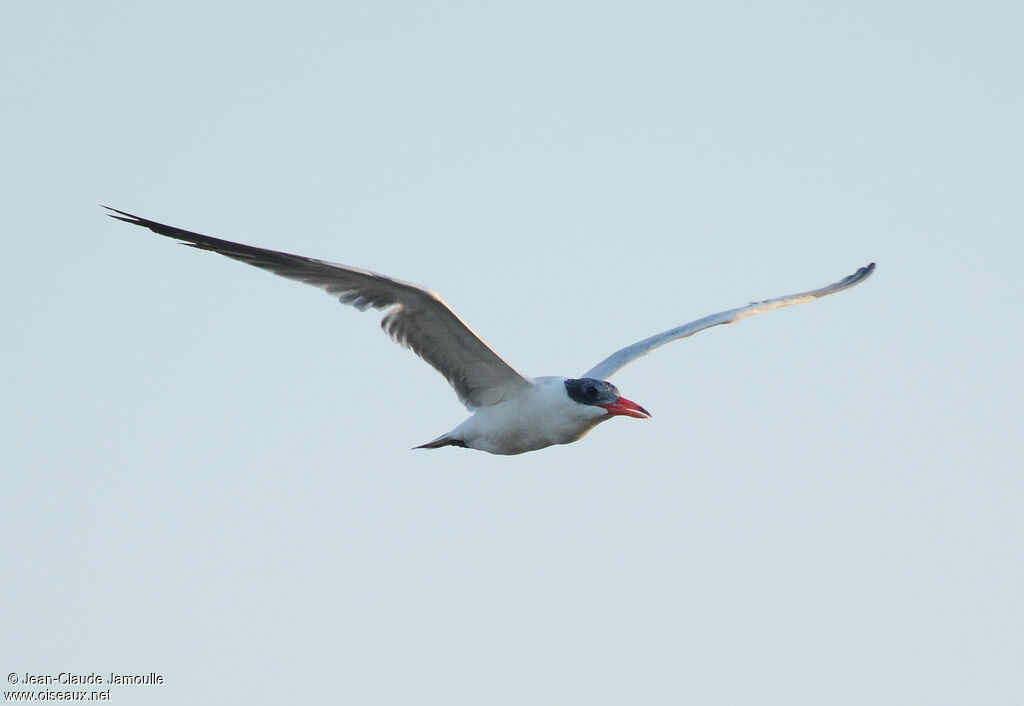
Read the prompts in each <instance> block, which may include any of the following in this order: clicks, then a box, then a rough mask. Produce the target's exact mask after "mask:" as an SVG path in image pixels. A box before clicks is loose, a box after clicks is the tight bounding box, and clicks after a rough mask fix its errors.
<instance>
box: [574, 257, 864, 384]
mask: <svg viewBox="0 0 1024 706" xmlns="http://www.w3.org/2000/svg"><path fill="white" fill-rule="evenodd" d="M874 271H875V263H873V262H872V263H871V264H870V265H867V266H866V267H862V268H860V269H859V270H857V271H856V272H854V273H853V274H852V275H850V276H849V277H845V278H843V279H841V280H839V281H838V282H835V283H833V284H830V285H828V286H827V287H822V288H821V289H814V290H812V291H810V292H802V293H800V294H790V295H787V296H784V297H776V298H775V299H766V300H765V301H763V302H753V303H751V304H748V305H747V306H741V307H739V308H738V309H730V310H729V311H722V312H719V313H718V314H712V315H711V316H705V317H704V318H703V319H697V320H696V321H691V322H690V323H688V324H683V325H682V326H677V327H676V328H673V329H669V330H668V331H665V332H663V333H659V334H657V335H654V336H651V337H650V338H645V339H644V340H642V341H638V342H636V343H634V344H633V345H631V346H626V347H625V348H623V349H622V350H619V351H616V352H615V353H612V354H611V355H610V356H608V357H607V358H605V359H604V360H602V361H601V362H600V363H598V364H597V365H595V366H594V367H593V368H591V369H590V370H588V371H587V372H585V373H584V374H583V377H588V378H596V379H598V380H607V379H608V378H610V377H611V376H612V375H614V374H615V373H617V372H618V371H619V370H621V369H622V368H624V367H625V366H627V365H629V364H630V363H632V362H633V361H634V360H636V359H637V358H639V357H641V356H645V355H647V354H648V353H650V352H651V351H653V350H654V349H655V348H658V347H660V346H663V345H665V344H666V343H671V342H672V341H676V340H678V339H680V338H686V337H687V336H692V335H693V334H695V333H697V332H698V331H703V330H704V329H706V328H711V327H712V326H719V325H721V324H731V323H732V322H734V321H739V320H740V319H745V318H747V317H748V316H754V315H755V314H761V313H764V312H766V311H771V310H772V309H779V308H781V307H784V306H793V305H794V304H803V303H804V302H809V301H812V300H814V299H820V298H821V297H827V296H828V295H829V294H835V293H836V292H841V291H843V290H844V289H849V288H850V287H852V286H854V285H856V284H860V283H861V282H863V281H864V280H866V279H867V278H868V277H870V276H871V273H872V272H874Z"/></svg>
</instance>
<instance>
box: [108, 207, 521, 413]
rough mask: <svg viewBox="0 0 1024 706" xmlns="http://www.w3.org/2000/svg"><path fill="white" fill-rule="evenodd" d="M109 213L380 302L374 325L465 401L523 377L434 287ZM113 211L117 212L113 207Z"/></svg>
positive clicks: (482, 398)
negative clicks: (381, 314)
mask: <svg viewBox="0 0 1024 706" xmlns="http://www.w3.org/2000/svg"><path fill="white" fill-rule="evenodd" d="M104 208H106V209H108V210H110V211H113V212H114V213H113V214H110V217H111V218H116V219H117V220H119V221H124V222H126V223H132V224H134V225H137V226H142V227H144V228H149V229H150V230H151V231H153V232H154V233H159V234H160V235H164V236H167V237H168V238H174V239H175V240H180V241H182V242H183V243H185V244H186V245H190V246H192V247H194V248H199V249H201V250H210V251H212V252H215V253H219V254H221V255H225V256H226V257H230V258H233V259H235V260H239V261H241V262H245V263H247V264H249V265H254V266H255V267H260V268H262V269H264V270H269V271H270V272H273V273H274V274H276V275H280V276H282V277H287V278H288V279H293V280H297V281H299V282H305V283H306V284H311V285H313V286H314V287H319V288H320V289H322V290H324V291H325V292H327V293H328V294H330V295H332V296H335V297H337V298H338V300H339V301H340V302H341V303H342V304H349V305H351V306H354V307H355V308H356V309H359V310H360V311H366V310H367V309H368V308H371V307H372V308H374V309H386V310H387V312H386V314H385V315H384V318H383V320H381V322H380V325H381V328H383V329H384V332H385V333H386V334H387V335H388V336H390V337H391V339H392V340H394V341H395V342H396V343H399V344H401V345H403V346H406V347H407V348H410V349H412V351H413V352H414V353H416V355H418V356H419V357H420V358H422V359H423V360H425V361H426V362H427V363H429V364H430V365H431V366H432V367H433V368H434V369H435V370H437V371H438V372H439V373H441V374H442V375H444V377H445V379H446V380H448V383H449V384H450V385H451V386H452V387H453V388H454V389H455V393H456V394H457V395H458V396H459V400H460V401H461V402H462V403H463V404H464V405H466V406H467V407H468V408H469V409H471V410H473V409H476V408H478V407H486V406H487V405H492V404H495V403H497V402H500V401H501V400H503V399H506V398H507V397H509V396H511V395H513V394H514V393H515V392H516V391H518V390H520V389H522V388H524V387H527V386H529V385H530V384H531V382H530V381H529V380H527V379H526V378H525V377H523V376H522V375H521V374H520V373H518V372H517V371H516V370H515V369H514V368H513V367H512V366H510V365H509V364H508V363H506V362H505V361H504V360H502V359H501V357H500V356H499V355H498V354H497V353H495V352H494V351H493V350H491V348H490V347H489V346H488V345H487V344H486V343H484V342H483V340H482V339H481V338H480V337H479V336H477V335H476V333H474V332H473V330H472V329H471V328H469V326H467V325H466V324H465V323H464V322H463V321H462V319H460V318H459V317H458V316H457V315H456V314H455V312H453V311H452V310H451V309H449V308H448V305H447V304H445V302H444V300H442V299H441V297H439V296H438V295H437V294H435V293H434V292H431V291H430V290H428V289H424V288H423V287H420V286H419V285H415V284H410V283H408V282H402V281H400V280H396V279H392V278H390V277H386V276H384V275H379V274H376V273H375V272H369V271H367V270H360V269H357V268H355V267H347V266H345V265H339V264H336V263H333V262H325V261H323V260H314V259H313V258H309V257H302V256H300V255H290V254H288V253H283V252H277V251H276V250H265V249H263V248H256V247H252V246H250V245H242V244H240V243H232V242H230V241H227V240H221V239H219V238H212V237H210V236H208V235H202V234H200V233H193V232H191V231H187V230H182V229H181V228H175V227H174V226H168V225H164V224H163V223H157V222H156V221H151V220H148V219H146V218H140V217H139V216H135V215H132V214H130V213H126V212H124V211H118V210H117V209H115V208H110V207H109V206H104ZM115 214H117V215H115Z"/></svg>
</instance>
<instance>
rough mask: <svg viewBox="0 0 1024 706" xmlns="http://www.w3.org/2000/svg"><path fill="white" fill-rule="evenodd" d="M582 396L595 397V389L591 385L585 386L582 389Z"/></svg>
mask: <svg viewBox="0 0 1024 706" xmlns="http://www.w3.org/2000/svg"><path fill="white" fill-rule="evenodd" d="M583 394H585V395H586V396H587V397H597V388H596V387H594V386H593V385H585V386H584V387H583Z"/></svg>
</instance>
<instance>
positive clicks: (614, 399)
mask: <svg viewBox="0 0 1024 706" xmlns="http://www.w3.org/2000/svg"><path fill="white" fill-rule="evenodd" d="M565 391H566V393H567V394H568V395H569V399H571V400H572V401H573V402H576V403H577V404H582V405H589V406H592V407H601V408H602V409H604V410H605V411H607V412H608V416H610V417H611V416H616V415H623V416H626V417H636V418H637V419H650V418H651V413H650V412H648V411H647V410H646V409H644V408H643V407H641V406H640V405H638V404H637V403H636V402H633V401H631V400H627V399H626V398H625V397H623V396H622V395H620V394H619V389H618V388H617V387H615V385H613V384H611V383H610V382H607V381H605V380H595V379H593V378H578V379H569V380H566V381H565Z"/></svg>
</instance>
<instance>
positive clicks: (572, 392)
mask: <svg viewBox="0 0 1024 706" xmlns="http://www.w3.org/2000/svg"><path fill="white" fill-rule="evenodd" d="M565 391H566V393H568V395H569V399H571V400H573V401H574V402H579V403H580V404H589V405H602V404H611V403H612V402H614V401H615V400H617V399H619V388H617V387H615V385H613V384H611V383H610V382H606V381H605V380H595V379H594V378H579V379H575V380H566V381H565Z"/></svg>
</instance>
